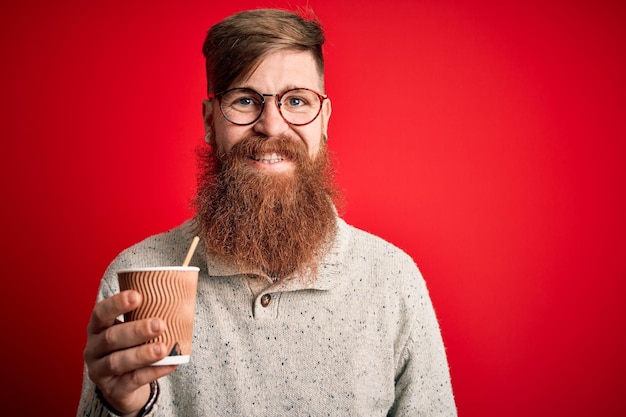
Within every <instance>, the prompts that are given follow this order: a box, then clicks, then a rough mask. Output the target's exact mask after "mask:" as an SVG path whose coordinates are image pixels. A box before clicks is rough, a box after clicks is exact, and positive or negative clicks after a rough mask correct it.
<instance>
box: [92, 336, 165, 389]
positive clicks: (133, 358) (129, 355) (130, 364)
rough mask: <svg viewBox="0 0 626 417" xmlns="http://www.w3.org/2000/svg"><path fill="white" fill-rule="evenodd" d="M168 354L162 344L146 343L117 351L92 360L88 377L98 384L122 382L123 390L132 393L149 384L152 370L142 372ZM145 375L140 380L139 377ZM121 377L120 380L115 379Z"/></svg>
mask: <svg viewBox="0 0 626 417" xmlns="http://www.w3.org/2000/svg"><path fill="white" fill-rule="evenodd" d="M167 354H168V351H167V347H166V346H165V344H164V343H147V344H144V345H140V346H136V347H133V348H129V349H124V350H118V351H115V352H113V353H111V354H109V355H106V356H104V357H102V358H100V359H96V360H93V361H92V362H91V363H90V364H88V365H87V368H88V369H89V377H90V378H91V379H92V380H93V381H94V382H96V383H97V384H98V383H101V382H102V381H104V383H106V381H108V380H111V379H115V380H116V381H117V382H116V383H118V382H121V381H124V389H125V390H129V391H132V390H134V389H137V387H139V386H141V385H143V384H145V383H146V381H147V382H150V381H151V379H149V378H150V377H151V376H152V375H151V374H152V373H154V370H152V371H151V370H149V369H148V370H143V371H142V372H139V371H140V370H142V369H143V368H146V367H148V368H150V365H151V364H153V363H154V362H157V361H159V360H161V359H163V358H164V357H166V356H167ZM144 374H147V375H145V376H144V377H143V378H141V377H140V376H141V375H144ZM115 377H121V378H115Z"/></svg>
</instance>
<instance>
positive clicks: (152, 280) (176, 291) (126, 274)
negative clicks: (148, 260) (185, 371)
mask: <svg viewBox="0 0 626 417" xmlns="http://www.w3.org/2000/svg"><path fill="white" fill-rule="evenodd" d="M199 271H200V268H197V267H195V266H163V267H151V268H133V269H124V270H120V271H117V278H118V281H119V284H120V291H125V290H135V291H137V292H139V293H140V294H141V295H142V297H143V301H142V303H141V305H140V306H139V307H138V308H136V309H135V310H133V311H131V312H129V313H126V314H125V315H124V321H131V320H140V319H146V318H152V317H159V318H161V319H163V320H164V321H165V323H166V325H167V329H166V330H165V332H164V333H163V334H162V335H161V336H159V337H158V338H155V339H152V340H150V341H148V342H147V343H154V342H163V343H165V344H166V345H167V346H168V349H169V350H170V353H169V356H167V357H166V358H164V359H162V360H160V361H158V362H155V363H153V365H178V364H182V363H187V362H189V358H190V355H191V342H192V339H193V319H194V314H195V309H196V290H197V288H198V272H199Z"/></svg>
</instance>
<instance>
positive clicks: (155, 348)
mask: <svg viewBox="0 0 626 417" xmlns="http://www.w3.org/2000/svg"><path fill="white" fill-rule="evenodd" d="M152 353H154V354H155V355H157V356H158V355H160V354H161V345H160V344H158V343H154V344H153V346H152Z"/></svg>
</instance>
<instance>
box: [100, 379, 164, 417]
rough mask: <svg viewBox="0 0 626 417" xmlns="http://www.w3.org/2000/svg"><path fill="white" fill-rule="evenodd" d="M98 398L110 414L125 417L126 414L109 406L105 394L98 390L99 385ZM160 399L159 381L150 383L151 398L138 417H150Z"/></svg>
mask: <svg viewBox="0 0 626 417" xmlns="http://www.w3.org/2000/svg"><path fill="white" fill-rule="evenodd" d="M96 397H98V400H100V402H101V403H102V405H104V407H105V408H106V409H107V410H109V411H110V412H112V413H113V414H115V415H118V416H123V415H124V413H122V412H121V411H119V410H117V409H115V408H114V407H113V406H112V405H111V404H109V402H108V401H107V400H106V398H104V394H102V391H101V390H100V388H98V386H97V385H96ZM158 398H159V383H158V382H157V381H152V382H150V397H148V402H147V403H146V404H145V405H144V406H143V407H141V410H139V413H138V414H137V417H144V416H146V415H148V413H149V412H150V411H152V408H153V407H154V404H156V401H157V399H158Z"/></svg>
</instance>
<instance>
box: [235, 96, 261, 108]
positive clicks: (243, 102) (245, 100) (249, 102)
mask: <svg viewBox="0 0 626 417" xmlns="http://www.w3.org/2000/svg"><path fill="white" fill-rule="evenodd" d="M255 104H256V103H255V100H254V98H253V97H249V96H247V97H238V98H237V100H236V102H235V105H237V106H253V105H255Z"/></svg>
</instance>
